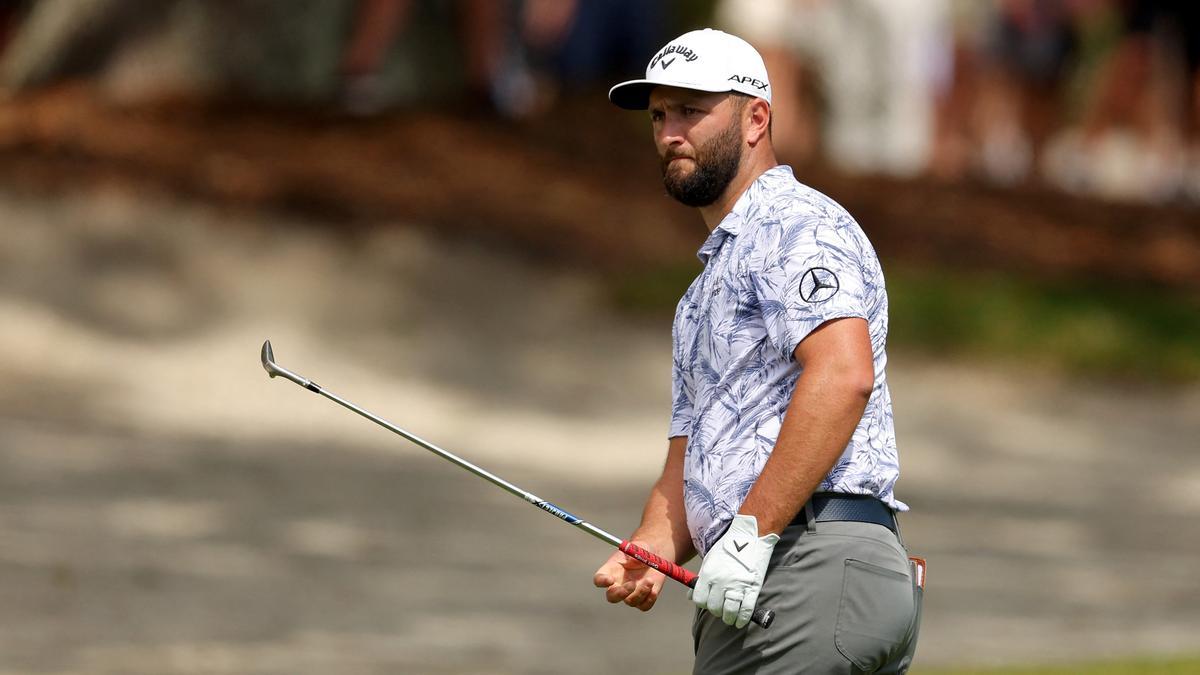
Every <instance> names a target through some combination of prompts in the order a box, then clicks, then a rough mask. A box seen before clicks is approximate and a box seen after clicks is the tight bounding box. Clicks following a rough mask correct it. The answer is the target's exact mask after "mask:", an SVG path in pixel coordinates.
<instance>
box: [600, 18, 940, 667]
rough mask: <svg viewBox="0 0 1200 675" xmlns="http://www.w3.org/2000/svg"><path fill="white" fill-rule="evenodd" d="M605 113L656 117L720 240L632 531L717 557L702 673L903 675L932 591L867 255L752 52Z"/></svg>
mask: <svg viewBox="0 0 1200 675" xmlns="http://www.w3.org/2000/svg"><path fill="white" fill-rule="evenodd" d="M609 98H610V99H611V100H612V101H613V103H615V104H616V105H618V106H620V107H622V108H627V109H633V110H639V109H641V110H649V113H650V120H651V126H652V128H653V131H654V142H655V145H656V147H657V149H658V153H659V157H660V158H661V161H662V171H663V183H664V185H665V186H666V189H667V192H668V193H669V194H670V195H671V196H672V197H674V198H675V199H677V200H679V201H681V202H683V203H684V204H687V205H689V206H694V207H696V208H698V209H699V210H700V215H701V216H702V217H703V219H704V222H705V224H706V225H708V228H709V230H710V231H711V234H710V236H709V237H708V240H707V241H706V242H705V243H704V245H703V247H701V249H700V252H699V256H700V259H701V261H702V262H703V263H704V269H703V271H702V272H701V273H700V276H699V277H697V278H696V280H695V281H694V282H693V283H692V285H691V287H690V288H689V289H688V291H687V293H686V294H685V295H684V296H683V299H682V300H681V301H680V303H679V306H678V308H677V310H676V316H675V324H674V331H673V341H674V369H673V377H672V384H673V387H672V389H673V395H674V406H673V410H672V416H671V425H670V433H669V436H670V442H669V446H668V450H667V460H666V464H665V466H664V468H663V472H662V476H661V477H660V478H659V479H658V482H657V483H656V484H655V486H654V488H653V489H652V490H651V492H650V496H649V498H648V500H647V502H646V506H645V510H644V513H643V516H642V522H641V525H640V526H639V527H638V529H637V531H636V532H635V533H634V535H633V536H632V537H631V540H633V541H634V542H635V543H637V544H639V545H641V546H642V547H644V548H646V549H648V550H651V551H653V552H656V553H657V554H658V555H660V556H662V557H664V558H667V559H669V560H674V561H676V562H679V563H682V562H685V561H687V560H688V559H690V558H691V557H692V556H693V555H694V554H695V553H696V552H699V553H701V554H702V555H704V562H703V564H702V566H701V568H700V577H699V581H698V582H697V584H696V587H695V590H694V591H693V594H692V600H693V601H694V602H695V603H696V604H697V606H698V610H697V613H696V619H695V622H694V624H693V635H694V638H695V649H696V661H695V672H696V673H788V674H793V673H800V672H803V673H862V672H905V671H906V670H907V667H908V663H909V662H910V661H911V653H912V650H913V647H914V646H915V642H916V627H917V623H918V618H919V605H918V598H919V590H918V586H917V584H916V583H915V582H914V580H915V579H916V578H917V574H916V571H915V569H914V568H911V567H910V563H909V560H908V558H907V554H906V552H905V549H904V546H903V544H902V543H901V541H900V539H899V536H898V527H897V525H896V520H895V511H896V510H906V509H907V507H905V506H904V505H903V504H901V503H899V502H897V501H896V500H895V498H894V496H893V495H892V487H893V485H894V484H895V482H896V479H897V477H898V475H899V464H898V461H897V454H896V443H895V435H894V433H893V429H892V411H891V399H890V395H889V393H888V388H887V381H886V379H885V377H884V365H885V363H886V355H885V353H884V343H885V340H886V335H887V295H886V293H885V291H884V285H883V276H882V274H881V271H880V267H879V261H878V260H877V258H876V256H875V252H874V250H873V249H872V247H871V244H870V243H869V242H868V241H867V238H866V236H865V235H864V234H863V232H862V230H860V229H859V227H858V225H857V224H856V223H855V222H854V220H853V219H852V218H851V217H850V215H849V214H847V213H846V211H845V210H843V209H842V208H841V207H840V206H838V205H837V204H836V203H834V202H833V201H832V200H831V199H829V198H828V197H825V196H824V195H822V194H820V193H818V192H816V191H815V190H813V189H811V188H808V187H806V186H804V185H801V184H800V183H798V182H797V181H796V180H795V178H794V177H793V176H792V172H791V169H790V168H788V167H786V166H780V165H778V163H777V162H776V160H775V153H774V150H773V149H772V145H771V115H772V111H771V85H770V83H769V80H768V78H767V72H766V68H765V67H764V66H763V61H762V58H761V57H760V56H759V54H758V53H757V52H756V51H755V50H754V48H753V47H751V46H750V45H749V44H748V43H746V42H745V41H743V40H741V39H740V38H737V37H734V36H732V35H729V34H726V33H722V32H720V31H715V30H708V29H706V30H701V31H693V32H690V33H687V34H685V35H682V36H680V37H679V38H677V39H675V40H673V41H671V42H670V43H668V44H667V45H666V46H665V47H663V48H662V49H661V50H660V51H659V52H658V53H657V54H655V55H654V57H653V58H652V59H651V60H650V63H649V65H648V66H647V68H646V77H645V79H642V80H632V81H629V82H624V83H621V84H619V85H617V86H615V87H613V89H612V90H611V91H610V92H609ZM663 581H664V577H663V575H662V574H660V573H658V572H656V571H654V570H651V569H649V568H647V567H645V566H644V565H642V564H641V563H638V562H637V561H635V560H633V559H631V558H628V557H626V556H625V555H624V554H622V553H619V552H618V553H616V554H614V555H613V556H612V557H610V558H609V559H608V561H607V562H605V563H604V565H602V566H601V567H600V569H599V570H597V571H596V575H595V579H594V582H595V584H596V586H598V587H600V588H604V589H605V594H606V597H607V599H608V601H609V602H613V603H616V602H624V603H625V604H627V605H630V606H631V607H636V608H638V609H641V610H643V611H646V610H649V609H650V608H651V607H652V606H653V605H654V602H655V599H656V598H657V597H658V593H659V591H660V589H661V588H662V585H663ZM755 607H765V608H769V609H771V610H774V611H775V613H776V617H777V618H776V619H775V623H774V624H773V625H772V626H771V627H770V628H769V629H764V628H760V627H758V626H757V625H748V624H749V620H750V617H751V614H752V612H753V611H754V609H755Z"/></svg>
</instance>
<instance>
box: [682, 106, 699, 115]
mask: <svg viewBox="0 0 1200 675" xmlns="http://www.w3.org/2000/svg"><path fill="white" fill-rule="evenodd" d="M682 110H683V115H684V117H692V116H694V115H699V114H700V110H699V109H698V108H693V107H691V106H687V105H685V106H683V109H682Z"/></svg>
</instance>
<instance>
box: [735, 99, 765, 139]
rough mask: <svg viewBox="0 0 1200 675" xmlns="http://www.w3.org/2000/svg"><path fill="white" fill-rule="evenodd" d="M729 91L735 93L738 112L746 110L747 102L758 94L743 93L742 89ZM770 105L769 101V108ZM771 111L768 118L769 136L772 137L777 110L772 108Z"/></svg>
mask: <svg viewBox="0 0 1200 675" xmlns="http://www.w3.org/2000/svg"><path fill="white" fill-rule="evenodd" d="M729 93H730V94H732V95H733V100H734V105H736V106H737V109H738V112H741V111H743V110H745V109H746V104H748V103H750V101H751V100H753V99H755V98H757V97H756V96H751V95H750V94H746V93H743V92H740V91H731V92H729ZM764 100H765V99H764ZM770 107H771V106H770V104H769V103H768V104H767V108H768V109H770ZM770 113H771V116H770V117H768V118H767V138H772V133H771V127H772V126H774V124H775V111H774V110H770Z"/></svg>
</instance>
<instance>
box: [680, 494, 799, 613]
mask: <svg viewBox="0 0 1200 675" xmlns="http://www.w3.org/2000/svg"><path fill="white" fill-rule="evenodd" d="M778 542H779V535H777V534H768V535H767V536H765V537H760V536H758V519H756V518H755V517H754V516H746V515H741V514H739V515H736V516H734V517H733V522H732V523H731V524H730V525H729V529H728V530H726V532H725V534H724V536H722V537H721V538H720V539H718V540H717V543H716V544H714V545H713V547H712V549H711V550H709V552H708V555H706V556H705V557H704V563H703V564H702V565H700V578H699V579H697V580H696V588H695V589H694V590H693V591H692V593H691V598H692V602H694V603H696V604H697V605H698V606H700V607H704V608H707V609H708V611H710V612H712V613H713V614H714V615H716V616H719V617H721V620H722V621H724V622H725V623H727V624H729V625H731V626H734V627H735V628H744V627H745V626H746V624H748V623H750V616H751V615H752V614H753V613H754V605H755V604H756V603H757V602H758V594H759V591H761V590H762V584H763V579H764V578H765V577H766V576H767V563H769V562H770V561H771V551H773V550H774V549H775V544H777V543H778Z"/></svg>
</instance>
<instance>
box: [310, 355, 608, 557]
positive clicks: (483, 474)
mask: <svg viewBox="0 0 1200 675" xmlns="http://www.w3.org/2000/svg"><path fill="white" fill-rule="evenodd" d="M289 379H291V378H289ZM305 382H306V384H304V388H305V389H308V390H309V391H313V392H316V393H318V394H320V395H321V396H324V397H325V398H327V399H329V400H330V401H333V402H334V403H336V404H338V405H340V406H342V407H343V408H346V409H347V410H351V411H353V412H355V413H358V414H359V415H361V416H363V417H365V418H367V419H369V420H371V421H372V422H374V423H376V424H378V425H379V426H381V427H383V428H385V429H387V430H388V431H391V432H392V433H394V434H396V435H398V436H402V437H404V438H405V439H407V440H409V441H411V442H412V443H415V444H417V445H419V446H421V447H422V448H425V449H426V450H428V451H430V452H432V453H433V454H435V455H437V456H439V457H441V458H442V459H445V460H446V461H448V462H451V463H453V464H456V465H458V466H459V467H462V468H463V469H466V470H467V471H470V472H471V473H473V474H475V475H476V476H479V477H480V478H482V479H484V480H486V481H488V482H489V483H492V484H493V485H496V486H498V487H500V488H503V489H504V490H506V491H508V492H510V493H512V494H514V495H516V496H518V497H520V498H521V499H524V500H525V501H527V502H529V503H530V504H533V505H534V506H536V507H538V508H540V509H542V510H543V511H545V512H547V513H549V514H551V515H554V516H557V517H558V518H559V519H561V520H564V521H566V522H568V523H570V524H572V525H574V526H575V527H577V528H579V529H581V530H583V531H584V532H587V533H588V534H590V535H592V536H593V537H595V538H597V539H599V540H601V541H603V542H605V543H607V544H609V545H611V546H616V547H618V548H619V547H620V546H621V539H620V538H618V537H616V536H614V535H612V534H610V533H609V532H606V531H605V530H602V529H601V528H599V527H596V526H595V525H593V524H591V523H589V522H587V521H586V520H583V519H582V518H579V517H578V516H575V515H574V514H572V513H569V512H567V511H565V510H563V509H561V508H559V507H558V506H556V505H554V504H552V503H550V502H548V501H546V500H544V499H542V498H541V497H538V496H537V495H535V494H533V493H532V492H529V491H528V490H522V489H521V488H519V487H517V486H516V485H513V484H512V483H510V482H508V481H506V480H504V479H503V478H501V477H499V476H497V475H496V474H494V473H492V472H490V471H488V470H487V469H484V468H482V467H480V466H477V465H475V464H472V463H471V462H468V461H467V460H465V459H463V458H462V457H459V456H458V455H456V454H454V453H452V452H450V451H449V450H445V449H444V448H440V447H438V446H437V445H435V444H433V443H430V442H429V441H427V440H425V439H424V438H421V437H420V436H417V435H416V434H413V433H411V432H409V431H406V430H405V429H402V428H401V427H398V426H396V425H395V424H392V423H391V422H389V421H387V420H385V419H384V418H382V417H380V416H378V415H376V414H375V413H373V412H371V411H369V410H365V409H363V408H360V407H359V406H357V405H355V404H353V403H351V402H350V401H347V400H346V399H344V398H342V397H340V396H338V395H337V394H334V393H332V392H330V391H327V390H325V389H324V388H322V387H321V386H320V385H318V384H317V383H315V382H312V381H311V380H306V381H305Z"/></svg>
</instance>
